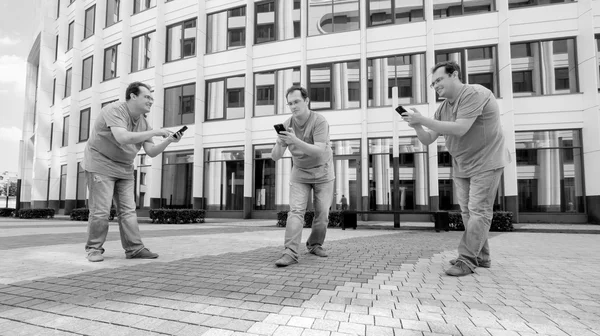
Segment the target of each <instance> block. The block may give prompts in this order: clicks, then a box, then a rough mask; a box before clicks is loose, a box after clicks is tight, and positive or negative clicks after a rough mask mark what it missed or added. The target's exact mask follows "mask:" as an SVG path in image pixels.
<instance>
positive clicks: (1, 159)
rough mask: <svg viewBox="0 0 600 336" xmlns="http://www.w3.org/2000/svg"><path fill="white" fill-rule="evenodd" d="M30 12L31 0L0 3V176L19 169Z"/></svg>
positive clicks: (31, 38)
mask: <svg viewBox="0 0 600 336" xmlns="http://www.w3.org/2000/svg"><path fill="white" fill-rule="evenodd" d="M33 12H34V1H33V0H19V1H14V0H0V173H2V172H4V171H9V172H17V170H18V167H19V141H20V140H21V130H22V128H23V108H24V105H25V76H26V66H25V64H26V62H27V57H28V56H29V50H30V49H31V45H32V44H33V41H34V36H33V34H34V29H35V27H37V26H38V25H37V24H33V22H31V21H32V20H33ZM28 17H29V18H31V19H29V20H27V19H26V18H28Z"/></svg>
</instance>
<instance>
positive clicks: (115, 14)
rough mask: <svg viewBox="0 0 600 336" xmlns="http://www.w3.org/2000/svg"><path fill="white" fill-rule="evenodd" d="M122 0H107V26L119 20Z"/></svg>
mask: <svg viewBox="0 0 600 336" xmlns="http://www.w3.org/2000/svg"><path fill="white" fill-rule="evenodd" d="M120 8H121V0H106V27H109V26H112V25H113V24H115V23H117V22H119V21H120V20H119V12H120Z"/></svg>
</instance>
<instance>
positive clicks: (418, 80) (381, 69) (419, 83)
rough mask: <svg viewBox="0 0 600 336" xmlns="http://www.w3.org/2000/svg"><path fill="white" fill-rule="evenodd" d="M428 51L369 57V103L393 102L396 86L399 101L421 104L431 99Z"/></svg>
mask: <svg viewBox="0 0 600 336" xmlns="http://www.w3.org/2000/svg"><path fill="white" fill-rule="evenodd" d="M426 79H427V70H426V69H425V54H414V55H397V56H389V57H381V58H371V59H368V60H367V83H368V90H369V91H368V94H367V99H368V100H367V105H368V106H373V107H375V106H390V105H392V88H393V87H394V86H397V87H398V103H399V104H420V103H424V102H426V99H427V87H426V83H425V82H426Z"/></svg>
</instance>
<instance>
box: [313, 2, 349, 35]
mask: <svg viewBox="0 0 600 336" xmlns="http://www.w3.org/2000/svg"><path fill="white" fill-rule="evenodd" d="M359 7H360V5H359V1H358V0H345V1H342V0H326V1H323V0H309V1H308V36H313V35H322V34H329V33H339V32H345V31H352V30H358V29H360V11H359Z"/></svg>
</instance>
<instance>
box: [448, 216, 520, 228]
mask: <svg viewBox="0 0 600 336" xmlns="http://www.w3.org/2000/svg"><path fill="white" fill-rule="evenodd" d="M448 217H449V227H450V230H453V231H464V230H465V225H464V224H463V220H462V216H461V214H460V212H455V211H453V212H449V213H448ZM512 217H513V213H512V212H510V211H497V212H494V216H493V217H492V225H491V227H490V231H495V232H508V231H513V230H514V227H513V224H512Z"/></svg>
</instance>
